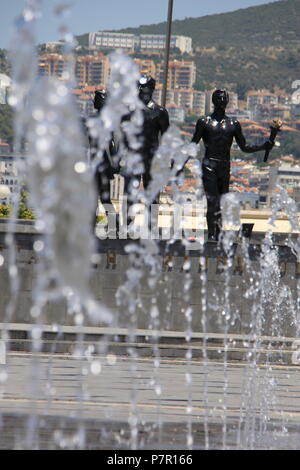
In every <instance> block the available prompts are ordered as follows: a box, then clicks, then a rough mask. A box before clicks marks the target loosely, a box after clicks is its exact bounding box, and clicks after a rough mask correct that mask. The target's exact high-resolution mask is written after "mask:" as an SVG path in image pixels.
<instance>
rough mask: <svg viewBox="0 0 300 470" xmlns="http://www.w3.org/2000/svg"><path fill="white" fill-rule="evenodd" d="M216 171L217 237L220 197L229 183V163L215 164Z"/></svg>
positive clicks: (220, 214) (219, 220)
mask: <svg viewBox="0 0 300 470" xmlns="http://www.w3.org/2000/svg"><path fill="white" fill-rule="evenodd" d="M217 173H218V194H219V208H218V216H217V229H216V230H217V238H218V237H219V234H220V231H221V230H222V211H221V207H220V205H221V204H220V202H221V197H222V196H223V194H227V193H228V192H229V183H230V163H229V162H222V163H218V165H217Z"/></svg>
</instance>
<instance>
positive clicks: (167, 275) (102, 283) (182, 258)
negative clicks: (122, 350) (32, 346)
mask: <svg viewBox="0 0 300 470" xmlns="http://www.w3.org/2000/svg"><path fill="white" fill-rule="evenodd" d="M17 232H18V233H17V235H16V246H17V251H16V254H17V266H18V271H19V277H20V290H19V294H18V296H17V302H16V308H15V311H14V313H13V315H12V317H11V318H10V319H9V321H10V322H12V323H33V322H34V321H35V319H34V318H33V317H32V315H31V307H32V303H33V302H32V293H33V289H34V287H35V284H36V276H37V267H38V263H39V259H38V257H37V256H36V254H35V253H34V251H33V250H32V244H33V241H34V239H35V238H36V237H37V236H38V235H37V234H36V233H35V231H34V230H33V228H32V226H30V224H29V225H27V226H26V225H22V226H21V225H19V227H18V229H17ZM259 237H260V236H259V235H257V238H256V239H255V240H252V244H251V245H250V249H249V251H248V252H249V256H250V260H249V267H248V268H247V265H246V263H245V259H244V256H243V254H242V252H241V246H240V245H239V244H236V245H235V247H234V248H235V253H234V256H233V257H232V259H231V262H229V261H228V259H227V258H226V257H225V256H224V253H223V252H222V251H220V250H219V249H218V248H217V247H216V246H214V245H209V246H207V247H206V248H205V249H204V251H202V252H201V251H199V250H193V251H190V252H188V253H187V252H185V249H184V248H183V246H182V245H181V244H180V243H177V244H174V245H173V246H172V247H168V252H167V245H166V244H163V243H162V244H160V245H159V250H160V254H159V255H158V265H159V269H158V274H157V276H156V282H155V285H153V286H150V285H149V282H148V281H149V279H150V280H151V279H152V277H151V276H149V268H147V267H146V266H144V267H143V277H142V279H141V282H140V287H139V288H137V289H134V292H133V295H132V293H130V292H127V293H128V295H129V296H130V297H131V298H133V297H135V298H137V299H138V301H137V306H136V309H135V312H134V313H133V314H130V313H129V311H128V307H127V306H126V302H125V304H124V302H123V303H122V305H123V306H122V305H121V306H118V303H117V299H116V293H117V291H118V289H119V287H120V286H122V285H123V286H124V285H125V281H126V271H127V270H128V269H129V268H130V267H131V265H130V261H129V257H128V255H127V254H126V253H125V251H124V248H125V245H126V243H128V242H127V241H126V240H125V241H117V240H111V241H107V242H105V241H103V242H99V246H98V252H99V253H100V260H99V262H98V263H97V264H96V265H94V266H93V267H91V277H90V288H91V291H92V293H93V295H94V297H95V299H96V300H99V301H101V302H103V304H105V305H106V306H107V307H109V309H110V310H111V311H112V312H113V314H114V324H113V326H118V327H128V326H129V325H130V324H134V326H135V327H137V328H141V329H149V328H150V329H154V330H155V329H159V330H170V331H185V330H187V329H189V328H191V329H192V330H193V332H203V331H204V330H205V331H207V332H210V333H224V332H228V333H241V334H244V333H251V332H253V331H257V332H259V334H263V335H270V336H288V337H289V336H290V337H296V336H297V310H296V302H297V293H298V289H297V285H298V274H297V271H298V268H299V265H298V264H297V262H296V259H295V257H294V256H293V255H292V253H291V252H290V250H289V249H287V248H286V247H284V246H283V242H284V237H281V238H280V235H278V236H277V240H275V242H276V244H277V248H278V250H279V251H278V253H279V267H278V266H277V267H276V266H275V265H274V266H273V265H271V266H270V265H267V266H266V267H265V269H264V270H262V268H261V265H260V249H261V246H260V239H259ZM260 238H261V237H260ZM279 243H280V244H279ZM0 256H2V260H3V259H4V262H3V263H2V265H1V266H0V323H1V322H6V321H8V318H7V317H6V312H7V305H8V302H9V301H10V299H11V293H10V287H9V274H8V251H7V248H6V247H5V243H4V234H3V233H2V234H1V233H0ZM0 260H1V258H0ZM201 262H202V265H201ZM228 262H229V266H228V264H227V266H226V263H228ZM0 264H1V263H0ZM256 282H257V283H258V284H257V285H255V283H256ZM226 286H227V287H226ZM260 287H262V288H260ZM125 291H126V290H125ZM125 294H126V292H125ZM156 304H157V307H158V310H159V316H155V305H156ZM151 312H152V315H151ZM41 321H42V323H44V324H48V325H52V324H60V325H65V326H66V325H68V326H72V325H74V324H75V322H74V317H73V316H72V315H70V314H69V313H68V311H67V306H66V302H65V301H64V300H60V301H58V302H53V301H51V302H48V303H47V305H46V307H45V309H44V314H43V318H42V319H41ZM90 325H91V323H90V322H89V321H88V320H86V321H85V326H90ZM97 326H101V325H97Z"/></svg>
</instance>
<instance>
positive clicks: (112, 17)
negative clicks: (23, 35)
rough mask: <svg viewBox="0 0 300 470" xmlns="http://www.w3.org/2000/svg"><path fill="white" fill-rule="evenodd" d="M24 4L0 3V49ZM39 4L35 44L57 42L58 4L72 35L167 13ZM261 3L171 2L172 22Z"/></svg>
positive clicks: (133, 5)
mask: <svg viewBox="0 0 300 470" xmlns="http://www.w3.org/2000/svg"><path fill="white" fill-rule="evenodd" d="M27 1H28V0H0V6H1V9H0V11H1V22H2V24H1V28H0V48H8V47H9V44H10V42H11V38H12V36H13V30H14V21H15V19H16V18H17V17H18V15H20V13H21V12H22V10H23V8H24V6H26V4H27ZM41 3H42V16H41V18H40V19H39V20H38V23H37V26H36V41H37V43H41V42H49V41H57V40H58V39H60V36H59V33H58V26H59V22H58V19H57V16H55V15H54V14H53V8H54V7H56V6H58V5H62V4H68V5H70V6H71V8H70V13H69V15H68V16H67V17H65V18H64V20H63V21H64V23H65V24H66V25H67V26H68V29H69V30H71V31H72V33H73V34H75V35H79V34H83V33H88V32H93V31H99V30H102V31H105V30H111V29H113V30H114V29H116V30H117V29H121V28H126V27H130V26H140V25H146V24H153V23H160V22H162V21H165V20H166V17H167V10H168V0H41ZM264 3H270V0H226V1H224V0H209V1H203V0H174V9H173V19H184V18H189V17H199V16H205V15H211V14H214V13H223V12H227V11H234V10H237V9H239V8H247V7H250V6H255V5H262V4H264ZM60 22H61V20H60Z"/></svg>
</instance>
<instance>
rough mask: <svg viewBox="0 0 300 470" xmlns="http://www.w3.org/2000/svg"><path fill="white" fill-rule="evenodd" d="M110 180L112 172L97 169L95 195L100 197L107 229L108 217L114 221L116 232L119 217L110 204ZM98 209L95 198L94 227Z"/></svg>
mask: <svg viewBox="0 0 300 470" xmlns="http://www.w3.org/2000/svg"><path fill="white" fill-rule="evenodd" d="M111 179H112V172H111V171H109V169H105V168H100V165H99V167H98V168H97V169H96V173H95V183H96V189H97V195H98V196H99V197H100V201H101V203H102V204H103V206H104V209H105V213H106V217H107V221H108V228H110V227H109V226H110V224H109V222H110V217H113V218H114V219H115V221H116V229H117V232H118V230H119V220H118V219H119V217H118V214H117V213H116V211H115V208H114V206H113V204H112V201H111V197H110V182H111ZM97 208H98V197H97V205H96V210H95V218H94V226H95V225H96V221H97V216H96V211H97Z"/></svg>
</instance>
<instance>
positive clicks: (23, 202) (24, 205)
mask: <svg viewBox="0 0 300 470" xmlns="http://www.w3.org/2000/svg"><path fill="white" fill-rule="evenodd" d="M18 219H29V220H33V219H35V214H34V212H33V210H32V209H30V208H29V207H28V192H27V191H26V190H25V189H22V190H21V194H20V203H19V211H18Z"/></svg>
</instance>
